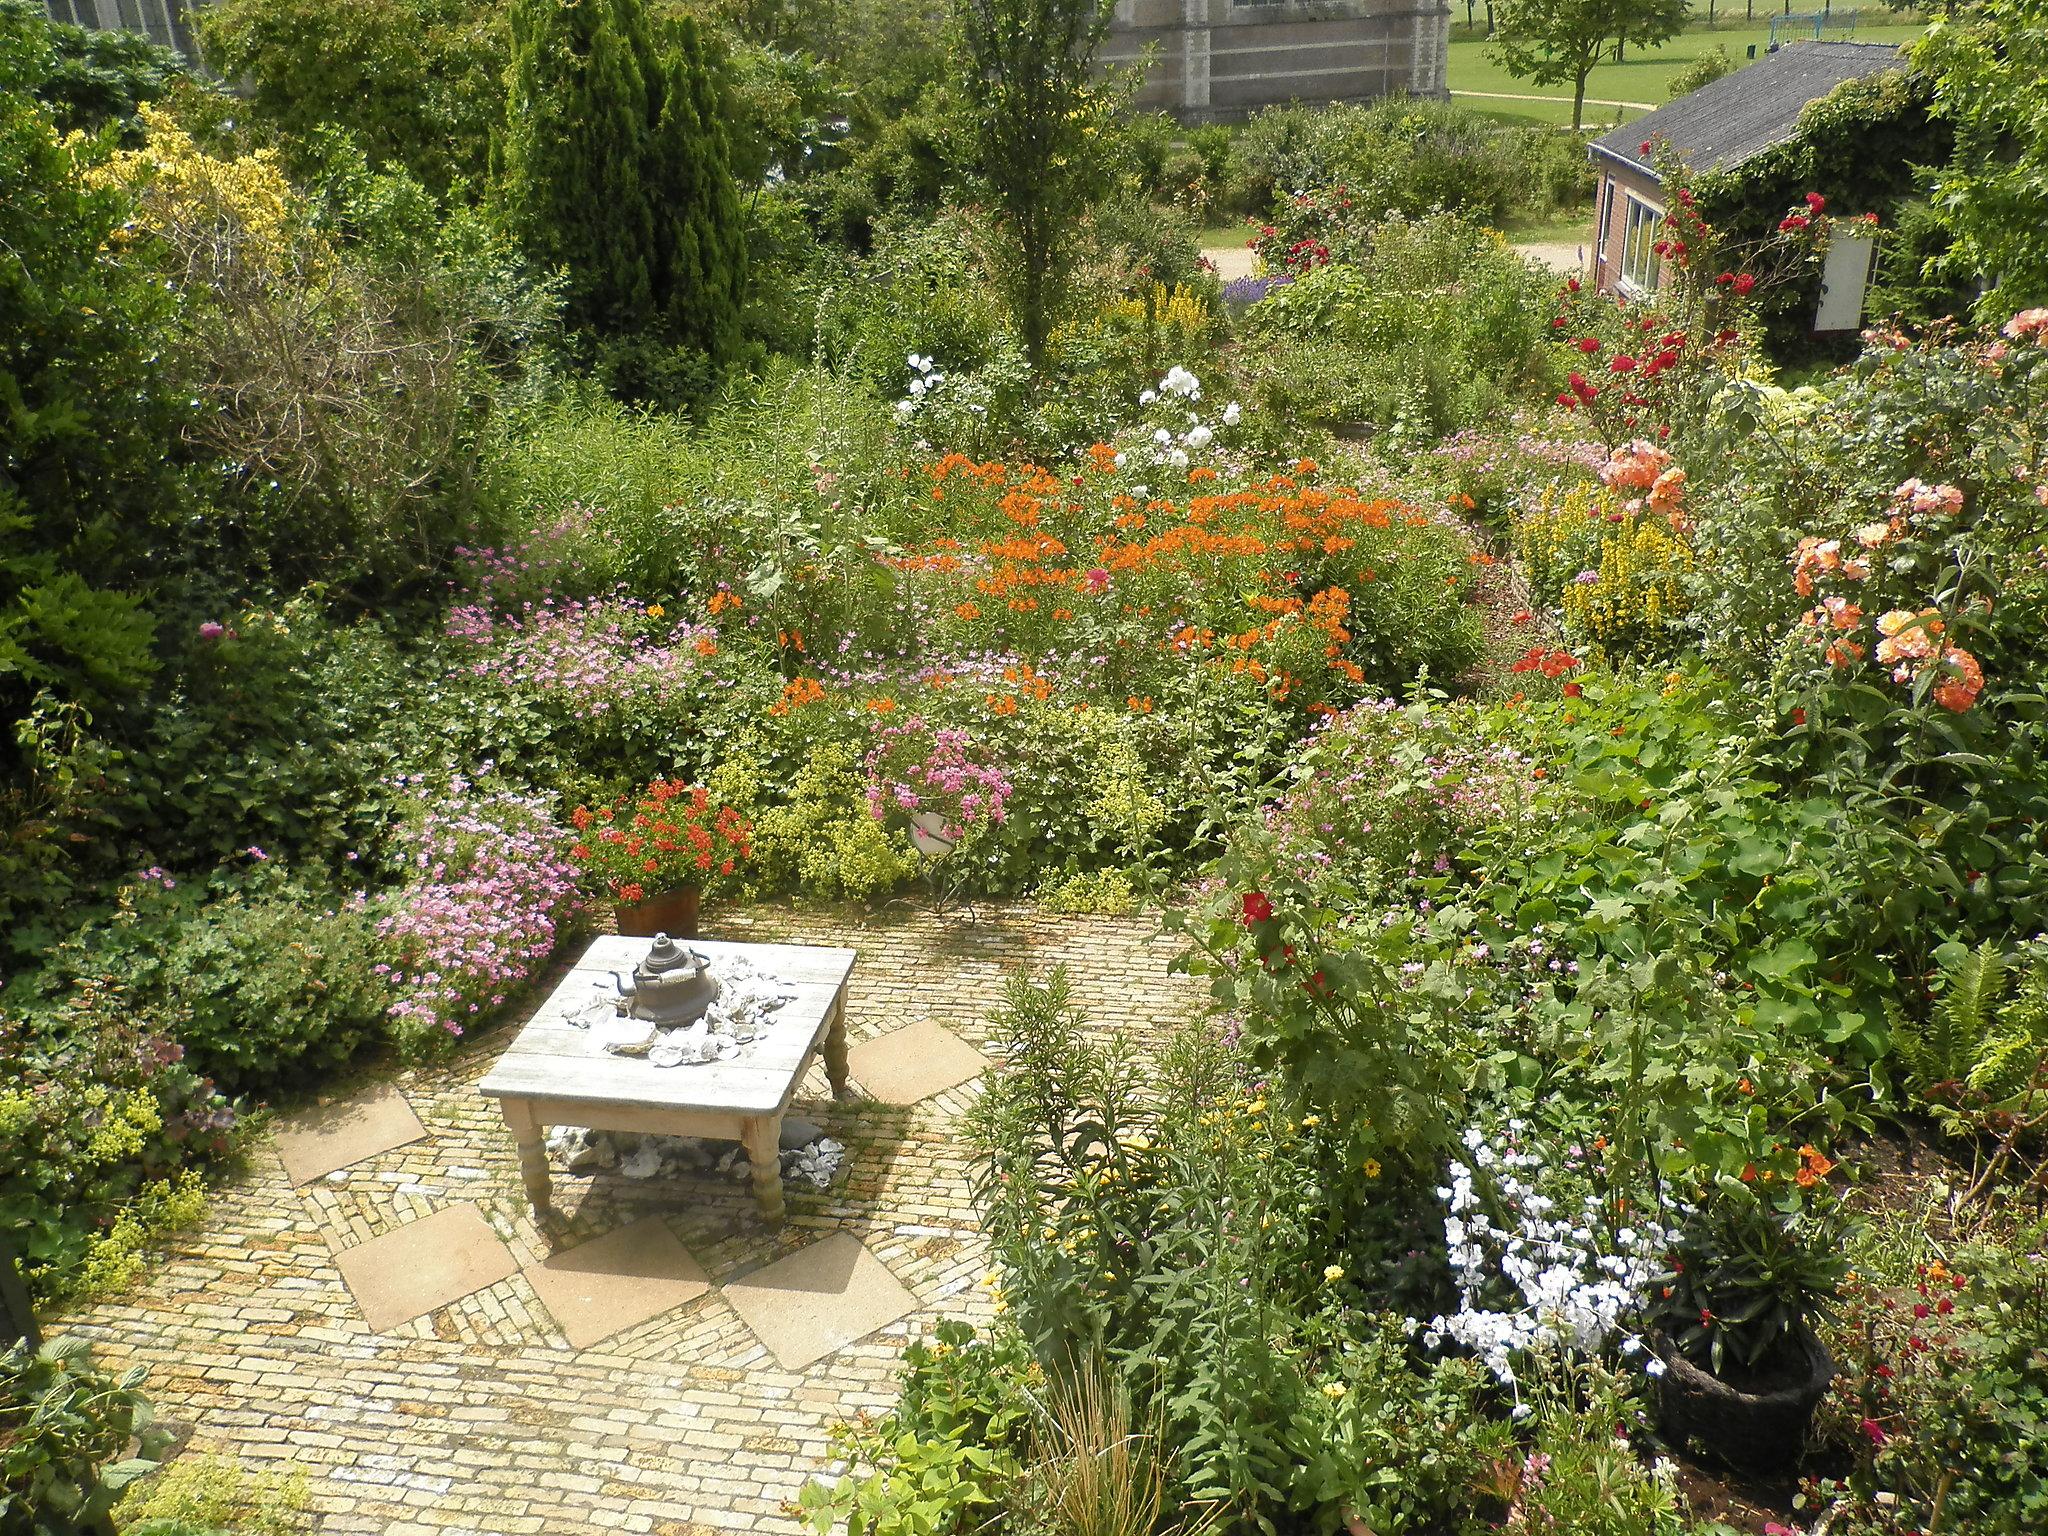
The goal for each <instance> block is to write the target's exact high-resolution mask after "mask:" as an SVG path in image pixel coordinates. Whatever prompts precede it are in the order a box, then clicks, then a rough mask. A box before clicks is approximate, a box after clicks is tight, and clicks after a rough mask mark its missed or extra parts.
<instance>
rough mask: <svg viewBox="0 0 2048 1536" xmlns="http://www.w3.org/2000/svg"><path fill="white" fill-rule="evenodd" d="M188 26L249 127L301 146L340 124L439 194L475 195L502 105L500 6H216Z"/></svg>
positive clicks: (255, 1)
mask: <svg viewBox="0 0 2048 1536" xmlns="http://www.w3.org/2000/svg"><path fill="white" fill-rule="evenodd" d="M196 18H197V21H198V29H199V43H200V49H201V51H202V52H203V53H204V54H205V57H206V62H207V64H208V66H209V67H210V68H212V69H213V70H214V71H215V72H216V73H218V74H219V75H221V76H222V77H223V78H225V79H229V80H234V81H238V82H240V83H241V84H242V85H243V86H244V87H245V88H246V89H247V90H248V92H249V97H250V104H251V106H252V107H253V109H254V111H255V114H256V115H257V116H258V117H260V118H262V119H264V120H266V121H268V122H270V123H273V124H275V125H276V126H278V127H279V128H281V129H283V130H284V131H285V132H286V133H289V134H293V135H298V136H304V135H306V134H307V133H309V132H310V131H311V130H313V129H314V128H316V127H318V126H320V125H321V124H325V123H338V124H340V125H341V126H343V127H345V128H347V129H348V130H349V131H350V132H351V133H353V134H354V135H355V136H356V138H357V139H358V140H360V141H361V143H362V146H363V148H364V150H365V151H366V152H367V153H368V155H369V157H370V160H371V163H372V164H374V165H377V166H380V167H382V166H395V167H398V168H400V169H403V170H405V171H406V172H407V173H409V174H410V175H412V176H414V177H416V178H417V179H418V180H420V181H421V182H424V183H425V184H426V185H427V186H428V187H430V188H432V189H433V190H434V191H436V192H445V191H447V190H448V189H449V188H450V187H451V186H453V185H456V184H457V183H460V182H464V181H470V182H476V183H481V181H482V178H483V174H484V169H485V163H486V159H487V156H488V152H489V144H490V136H491V132H492V129H493V127H494V126H495V125H496V123H497V120H498V117H499V114H500V113H501V112H502V111H503V110H504V105H505V98H504V94H503V90H502V87H501V85H500V79H501V77H502V75H503V72H504V68H505V53H506V34H505V12H504V7H503V6H502V5H498V4H484V5H479V4H476V3H474V0H214V3H213V4H211V5H208V6H206V7H204V8H203V9H201V10H199V11H197V13H196Z"/></svg>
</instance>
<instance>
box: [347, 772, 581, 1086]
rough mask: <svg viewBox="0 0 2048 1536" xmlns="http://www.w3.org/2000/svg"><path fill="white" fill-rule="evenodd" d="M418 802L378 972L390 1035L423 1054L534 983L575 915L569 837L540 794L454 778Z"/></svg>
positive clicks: (381, 930) (422, 790)
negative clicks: (387, 995)
mask: <svg viewBox="0 0 2048 1536" xmlns="http://www.w3.org/2000/svg"><path fill="white" fill-rule="evenodd" d="M414 788H415V790H416V791H417V793H418V795H419V801H418V804H419V809H418V813H417V817H416V819H415V820H414V821H413V822H412V823H411V824H410V825H409V826H408V827H407V828H406V829H405V832H404V834H403V841H404V859H405V863H406V865H407V867H408V868H409V870H410V872H411V878H410V880H409V881H408V882H407V883H406V885H405V886H404V887H403V888H402V889H401V890H399V891H398V892H397V893H396V895H394V896H393V897H391V898H390V900H389V906H390V910H389V912H388V915H386V916H385V918H384V919H383V921H382V922H381V923H380V924H379V925H378V929H377V933H378V937H379V938H380V939H381V940H382V941H383V942H384V943H385V944H386V945H387V946H388V952H389V954H390V956H391V958H390V959H389V960H387V961H385V962H382V963H380V964H379V965H378V966H377V968H376V969H377V972H378V974H380V975H382V976H384V977H386V978H387V979H388V980H389V982H390V984H391V986H392V987H393V988H394V990H395V991H396V993H397V996H396V1000H395V1001H394V1002H393V1003H392V1004H391V1008H390V1018H391V1027H392V1033H393V1035H394V1037H395V1038H396V1040H397V1041H398V1043H399V1045H400V1047H401V1049H404V1050H406V1051H408V1052H410V1053H413V1054H424V1053H427V1052H430V1051H432V1050H434V1049H436V1048H438V1047H442V1046H445V1045H446V1044H447V1043H448V1042H449V1041H450V1040H452V1039H453V1038H454V1037H456V1036H458V1035H461V1034H462V1033H464V1031H465V1030H467V1029H468V1028H470V1027H471V1026H473V1025H475V1024H478V1023H482V1022H484V1021H485V1020H487V1019H488V1018H489V1017H490V1016H491V1015H492V1014H493V1013H494V1012H495V1011H496V1010H497V1009H499V1008H501V1007H503V1006H504V1005H505V1003H506V1002H507V1001H508V1000H509V999H510V998H511V997H512V996H513V994H514V993H516V992H517V991H518V990H519V989H520V988H521V987H522V986H523V985H525V984H526V983H527V982H529V981H531V980H532V979H533V978H534V976H535V975H537V974H538V973H539V971H540V969H541V967H542V966H544V965H545V964H546V963H547V960H548V958H549V956H551V955H552V954H553V953H554V952H555V948H556V946H557V944H559V943H560V942H561V939H562V937H563V936H564V934H565V933H566V932H567V931H569V930H570V929H571V928H572V927H573V925H574V924H575V922H576V920H577V918H578V917H579V916H580V915H581V913H582V905H581V902H580V899H579V897H578V895H577V880H576V875H577V871H576V866H575V863H574V862H573V860H572V859H571V858H570V851H569V850H570V843H571V841H572V838H571V834H570V833H568V832H567V831H565V830H563V829H562V828H560V827H558V826H557V825H556V823H555V814H554V803H553V800H552V798H551V797H549V796H546V795H534V794H523V793H520V792H518V791H516V790H513V789H509V788H500V787H498V786H496V785H494V784H491V783H488V782H486V783H478V782H475V781H472V780H469V779H465V778H457V779H455V780H454V781H453V782H451V783H450V784H448V785H447V786H446V787H445V788H444V789H440V790H438V791H429V790H428V789H427V788H426V786H424V785H415V786H414Z"/></svg>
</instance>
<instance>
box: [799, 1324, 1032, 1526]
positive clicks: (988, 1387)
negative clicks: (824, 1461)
mask: <svg viewBox="0 0 2048 1536" xmlns="http://www.w3.org/2000/svg"><path fill="white" fill-rule="evenodd" d="M903 1361H904V1370H903V1383H902V1395H901V1397H900V1398H899V1399H898V1401H897V1405H896V1407H895V1408H894V1409H893V1410H892V1411H891V1412H890V1414H889V1415H888V1416H887V1417H886V1418H885V1419H883V1420H882V1421H881V1422H879V1423H876V1424H872V1425H864V1426H860V1427H857V1428H842V1429H841V1430H840V1431H839V1432H838V1438H839V1443H840V1449H841V1450H842V1451H843V1452H845V1453H846V1454H848V1455H849V1456H850V1457H851V1458H854V1459H857V1460H858V1461H859V1462H860V1463H863V1464H865V1465H867V1466H869V1467H871V1468H872V1469H873V1470H871V1471H867V1472H849V1473H847V1474H846V1475H844V1476H842V1477H840V1478H839V1479H838V1480H837V1481H836V1482H831V1483H827V1482H822V1481H813V1482H810V1483H807V1484H805V1485H804V1489H803V1493H802V1494H801V1496H800V1497H799V1500H798V1502H799V1505H800V1507H801V1509H802V1511H803V1516H804V1519H805V1521H806V1522H807V1523H808V1524H809V1525H810V1527H811V1529H812V1530H814V1531H816V1532H818V1533H819V1536H830V1533H831V1532H832V1531H834V1530H835V1529H838V1528H840V1527H841V1526H844V1528H845V1529H846V1531H847V1533H848V1536H947V1533H952V1532H965V1531H972V1530H976V1529H979V1528H981V1527H982V1526H983V1525H984V1524H985V1523H986V1522H987V1521H989V1520H990V1519H992V1518H997V1517H998V1516H999V1512H1000V1510H1001V1509H1002V1507H1003V1505H1004V1503H1005V1502H1006V1500H1007V1498H1008V1496H1009V1494H1010V1491H1011V1488H1012V1485H1013V1484H1014V1483H1015V1481H1016V1479H1017V1477H1018V1472H1019V1466H1018V1453H1019V1451H1020V1450H1021V1449H1022V1447H1023V1445H1024V1442H1025V1430H1026V1428H1027V1417H1026V1416H1027V1410H1026V1408H1025V1401H1026V1396H1025V1394H1026V1392H1027V1391H1028V1390H1029V1389H1030V1388H1031V1387H1033V1386H1034V1385H1039V1384H1042V1381H1043V1377H1042V1376H1041V1375H1040V1373H1039V1372H1038V1370H1037V1368H1036V1366H1035V1364H1034V1363H1033V1362H1032V1360H1031V1358H1030V1355H1029V1353H1028V1352H1027V1351H1026V1350H1025V1349H1024V1348H1023V1346H1022V1342H1021V1340H1019V1338H1018V1337H1017V1335H1016V1333H1015V1332H1014V1331H1013V1330H1011V1329H1009V1328H1006V1327H1001V1326H998V1327H997V1328H995V1329H994V1330H992V1332H991V1333H990V1335H989V1336H988V1337H985V1338H981V1337H977V1336H976V1335H975V1332H974V1330H973V1329H972V1328H970V1327H968V1326H967V1325H966V1324H965V1323H962V1322H958V1321H952V1320H949V1321H946V1322H942V1323H940V1324H939V1325H938V1327H937V1328H936V1329H934V1330H933V1332H932V1335H931V1337H930V1338H929V1339H919V1340H917V1341H916V1342H914V1343H912V1344H911V1345H910V1347H909V1348H908V1349H907V1350H906V1351H904V1357H903Z"/></svg>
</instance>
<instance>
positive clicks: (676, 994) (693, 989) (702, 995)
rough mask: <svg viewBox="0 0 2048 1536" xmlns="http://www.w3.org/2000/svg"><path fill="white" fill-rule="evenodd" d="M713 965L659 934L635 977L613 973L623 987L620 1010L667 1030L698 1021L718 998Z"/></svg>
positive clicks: (620, 988) (684, 945)
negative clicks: (712, 970) (712, 971)
mask: <svg viewBox="0 0 2048 1536" xmlns="http://www.w3.org/2000/svg"><path fill="white" fill-rule="evenodd" d="M710 968H711V962H710V961H708V960H706V959H705V958H704V957H703V956H702V955H700V954H698V953H697V951H696V950H694V949H691V948H690V947H689V946H688V945H686V944H678V943H677V942H676V941H675V940H674V939H672V938H670V937H669V936H668V935H667V934H665V933H657V934H656V935H655V936H654V947H653V948H652V949H650V950H648V951H647V955H646V958H645V959H643V960H642V961H641V962H640V963H639V965H637V966H635V967H634V968H633V974H632V975H631V976H621V975H620V974H619V973H618V972H617V971H613V972H612V973H611V977H612V981H613V983H614V984H615V985H616V986H617V987H618V989H619V999H620V1001H619V1011H620V1012H621V1013H623V1014H625V1015H626V1016H627V1017H628V1018H634V1019H645V1020H647V1021H648V1022H649V1023H650V1024H654V1025H657V1026H659V1027H660V1028H663V1029H673V1028H676V1027H677V1026H679V1025H683V1024H694V1023H696V1022H697V1020H699V1019H701V1018H702V1017H704V1012H705V1010H706V1009H708V1008H709V1007H710V1006H711V1005H712V1004H713V1003H714V1002H716V1001H717V1000H718V980H717V978H716V977H714V976H712V975H711V974H710Z"/></svg>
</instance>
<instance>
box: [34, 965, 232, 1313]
mask: <svg viewBox="0 0 2048 1536" xmlns="http://www.w3.org/2000/svg"><path fill="white" fill-rule="evenodd" d="M0 1051H4V1052H5V1054H6V1056H7V1059H8V1060H9V1062H10V1063H11V1064H12V1066H13V1067H14V1069H15V1071H16V1073H17V1075H16V1076H15V1077H14V1078H13V1080H12V1081H11V1082H10V1083H9V1084H8V1086H7V1087H6V1088H4V1089H0V1132H4V1134H0V1223H4V1224H5V1225H6V1226H7V1227H8V1228H10V1229H11V1230H12V1231H13V1232H14V1233H15V1234H16V1241H17V1244H18V1245H19V1247H20V1248H21V1250H22V1252H23V1262H24V1273H25V1275H26V1277H27V1280H28V1283H29V1286H30V1288H31V1289H32V1290H33V1291H34V1292H35V1293H36V1294H38V1295H39V1296H44V1297H55V1296H63V1295H66V1294H77V1293H82V1292H90V1291H92V1290H94V1289H98V1288H102V1287H103V1286H118V1285H119V1284H120V1283H122V1282H123V1281H125V1280H126V1279H127V1278H128V1277H129V1275H130V1274H132V1272H133V1270H134V1268H135V1267H136V1262H137V1256H138V1254H139V1250H140V1249H141V1248H142V1247H143V1246H144V1245H146V1244H147V1243H148V1242H149V1241H150V1240H151V1239H152V1238H153V1237H154V1236H155V1235H156V1232H157V1230H158V1229H160V1228H161V1227H164V1226H166V1225H178V1224H180V1222H181V1220H182V1219H189V1216H190V1214H191V1212H190V1211H189V1209H186V1207H188V1206H189V1205H190V1203H191V1200H190V1195H191V1194H192V1193H194V1191H188V1190H187V1189H186V1188H185V1186H183V1185H182V1184H181V1182H180V1175H181V1172H182V1171H183V1170H187V1169H204V1168H206V1167H208V1166H210V1165H212V1164H214V1163H216V1162H218V1161H219V1160H220V1159H221V1158H223V1157H224V1156H226V1155H227V1154H228V1153H229V1152H230V1151H231V1150H232V1140H231V1134H230V1133H231V1132H232V1131H233V1129H234V1126H235V1123H236V1117H235V1114H234V1112H233V1111H232V1109H231V1108H230V1107H229V1105H228V1103H227V1101H226V1100H224V1099H223V1098H222V1097H221V1096H220V1095H219V1093H217V1092H216V1091H215V1089H214V1087H213V1084H212V1083H210V1082H208V1081H207V1080H205V1079H204V1078H201V1077H200V1076H198V1074H197V1073H195V1072H194V1071H193V1070H192V1068H191V1067H190V1066H189V1065H188V1064H186V1063H185V1061H184V1060H183V1055H184V1053H183V1048H182V1047H180V1046H179V1045H178V1044H177V1043H176V1042H175V1041H173V1040H170V1039H168V1038H166V1037H165V1036H163V1035H162V1034H159V1033H157V1032H155V1031H154V1030H152V1029H150V1028H148V1027H146V1026H144V1025H143V1024H140V1023H138V1022H137V1021H136V1018H135V1010H134V1008H133V1005H132V1002H131V1001H130V998H129V996H128V995H127V993H126V992H125V990H124V989H122V988H119V987H115V986H111V985H109V984H108V983H107V982H105V981H104V980H100V979H98V978H91V977H87V978H84V979H82V981H81V983H80V984H79V985H76V986H73V987H71V988H70V989H69V991H68V995H67V996H66V997H65V998H63V999H62V1000H61V1001H60V1002H59V1003H57V1004H54V1005H47V1006H46V1005H39V1004H36V1003H34V1002H33V1000H24V1004H23V1006H20V1007H17V1005H16V1003H15V1001H14V999H12V998H10V1000H9V1002H8V1004H7V1005H6V1008H5V1011H4V1012H0Z"/></svg>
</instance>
